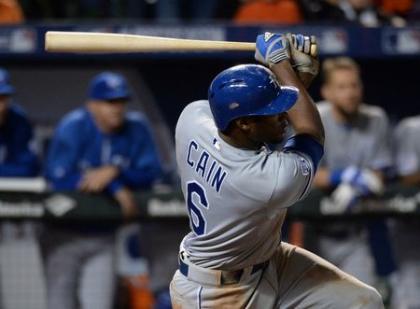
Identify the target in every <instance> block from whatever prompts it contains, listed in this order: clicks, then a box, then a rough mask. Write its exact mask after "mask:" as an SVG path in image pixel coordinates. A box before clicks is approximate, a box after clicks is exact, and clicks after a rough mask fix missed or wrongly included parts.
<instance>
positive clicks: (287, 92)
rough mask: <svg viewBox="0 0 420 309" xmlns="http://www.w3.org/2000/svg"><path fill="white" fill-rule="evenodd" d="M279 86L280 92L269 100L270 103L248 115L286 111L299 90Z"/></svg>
mask: <svg viewBox="0 0 420 309" xmlns="http://www.w3.org/2000/svg"><path fill="white" fill-rule="evenodd" d="M280 88H281V93H280V95H279V96H278V97H277V98H275V99H274V100H273V101H271V102H270V104H268V105H266V106H264V107H263V108H261V109H259V110H257V111H255V112H254V113H252V114H251V115H250V116H270V115H277V114H281V113H284V112H287V111H288V110H289V109H291V108H292V107H293V105H295V103H296V101H297V99H298V97H299V90H298V89H297V88H295V87H290V86H281V87H280Z"/></svg>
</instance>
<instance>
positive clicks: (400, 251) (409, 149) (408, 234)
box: [392, 116, 420, 309]
mask: <svg viewBox="0 0 420 309" xmlns="http://www.w3.org/2000/svg"><path fill="white" fill-rule="evenodd" d="M419 136H420V116H415V117H409V118H406V119H403V120H402V121H401V122H400V123H399V124H398V126H397V127H396V129H395V134H394V137H395V140H394V151H395V163H396V170H397V174H398V176H399V180H400V182H401V183H402V184H404V185H407V186H413V187H420V140H419ZM417 196H418V194H417ZM400 220H401V221H400ZM392 231H393V236H394V238H393V239H394V246H395V254H396V258H397V260H398V266H399V271H398V273H399V276H398V284H396V285H395V293H394V295H395V297H394V299H393V304H394V308H403V309H405V308H420V294H419V290H420V251H419V249H418V248H419V245H420V228H419V224H418V219H417V218H407V217H405V218H404V219H403V218H401V219H398V220H395V225H394V227H393V230H392Z"/></svg>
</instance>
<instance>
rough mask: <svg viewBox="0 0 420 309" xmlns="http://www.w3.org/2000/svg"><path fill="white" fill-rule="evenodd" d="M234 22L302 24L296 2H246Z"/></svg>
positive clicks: (260, 0)
mask: <svg viewBox="0 0 420 309" xmlns="http://www.w3.org/2000/svg"><path fill="white" fill-rule="evenodd" d="M234 21H235V22H237V23H240V24H261V23H262V24H264V23H266V24H298V23H300V22H302V15H301V12H300V8H299V6H298V4H297V2H296V1H295V0H246V1H245V3H243V4H242V5H241V6H240V7H239V8H238V10H237V12H236V14H235V16H234Z"/></svg>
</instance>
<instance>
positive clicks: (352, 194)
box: [329, 183, 360, 213]
mask: <svg viewBox="0 0 420 309" xmlns="http://www.w3.org/2000/svg"><path fill="white" fill-rule="evenodd" d="M359 201H360V194H359V192H358V191H357V189H355V188H354V187H353V186H352V185H350V184H347V183H342V184H340V185H339V186H338V187H337V188H336V189H335V190H334V191H333V192H332V193H331V202H332V204H333V205H334V207H333V208H332V209H330V210H329V213H345V212H348V211H349V210H350V209H351V208H353V206H355V205H356V204H357V203H358V202H359Z"/></svg>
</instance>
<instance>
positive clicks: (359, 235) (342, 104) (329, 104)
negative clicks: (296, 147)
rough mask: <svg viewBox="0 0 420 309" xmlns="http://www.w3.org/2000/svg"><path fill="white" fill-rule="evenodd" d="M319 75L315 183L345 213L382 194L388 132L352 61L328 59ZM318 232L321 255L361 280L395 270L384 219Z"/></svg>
mask: <svg viewBox="0 0 420 309" xmlns="http://www.w3.org/2000/svg"><path fill="white" fill-rule="evenodd" d="M323 73H324V82H323V85H322V88H321V93H322V96H323V97H324V98H325V100H326V101H323V102H320V103H318V104H317V106H318V109H319V112H320V115H321V119H322V122H323V124H324V127H325V132H326V134H325V154H324V157H323V159H322V160H321V162H320V167H319V169H318V172H317V174H316V176H315V180H314V185H315V186H316V187H318V188H320V189H326V190H334V191H333V193H332V199H333V201H334V203H333V204H334V206H335V207H336V211H337V212H343V213H344V212H346V211H348V210H349V209H350V208H351V207H353V206H354V205H355V203H356V202H357V201H358V200H360V199H361V198H363V197H366V196H372V195H380V194H381V193H382V191H383V187H384V183H383V182H384V179H385V175H386V170H387V169H388V168H389V167H391V165H392V158H391V151H390V147H389V144H390V139H389V133H390V130H389V125H388V118H387V116H386V113H385V112H384V110H383V109H381V108H380V107H378V106H372V105H367V104H363V101H362V92H363V91H362V81H361V77H360V71H359V67H358V65H357V64H356V62H354V61H353V60H352V59H350V58H345V57H339V58H331V59H327V60H325V61H324V64H323ZM366 227H367V228H366ZM317 234H318V235H319V236H320V237H318V238H319V254H320V255H321V256H322V257H324V258H326V259H327V260H328V261H331V262H333V263H334V264H335V265H337V266H339V267H340V268H341V269H343V270H344V271H346V272H348V273H350V274H352V275H353V276H355V277H357V278H358V279H360V280H361V281H363V282H365V283H368V284H376V282H377V281H378V284H381V285H382V283H383V280H387V278H388V277H389V276H390V275H391V274H392V273H393V272H394V271H395V270H396V265H395V262H394V260H393V254H392V248H391V247H390V241H389V239H388V234H387V226H386V225H385V223H384V222H383V221H382V220H370V221H368V222H367V223H366V224H365V223H359V224H358V223H352V224H351V225H349V224H346V223H335V224H329V225H328V226H325V225H320V226H318V233H317ZM378 275H379V277H380V278H378ZM379 281H381V282H380V283H379ZM384 293H385V291H384ZM384 296H385V294H384ZM384 298H385V297H384Z"/></svg>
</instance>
